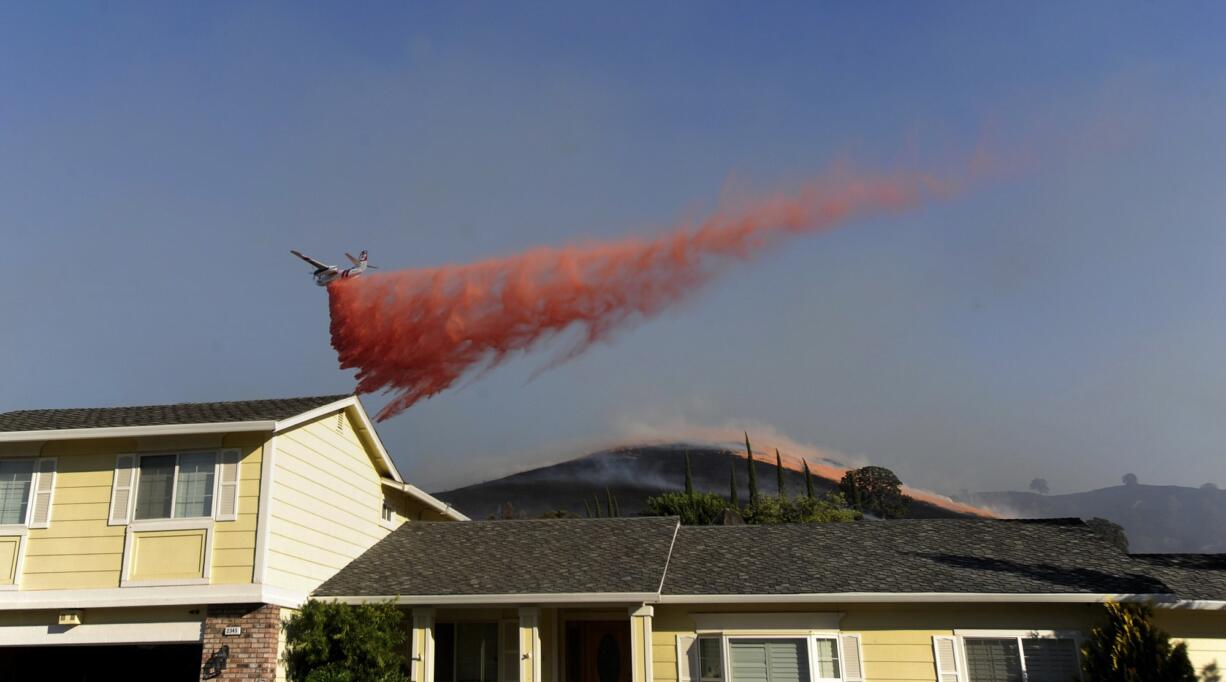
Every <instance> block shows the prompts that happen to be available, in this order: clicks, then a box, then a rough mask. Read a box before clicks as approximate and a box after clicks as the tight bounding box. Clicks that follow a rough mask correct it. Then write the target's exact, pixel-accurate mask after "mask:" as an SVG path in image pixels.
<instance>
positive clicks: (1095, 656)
mask: <svg viewBox="0 0 1226 682" xmlns="http://www.w3.org/2000/svg"><path fill="white" fill-rule="evenodd" d="M1106 607H1107V622H1106V624H1104V625H1103V626H1102V627H1096V628H1094V629H1093V630H1091V631H1090V639H1089V641H1087V642H1086V644H1085V646H1083V647H1081V669H1082V670H1083V671H1084V672H1085V678H1086V679H1087V680H1119V681H1120V682H1195V680H1196V673H1195V671H1194V670H1193V669H1192V663H1191V661H1189V660H1188V649H1187V647H1186V646H1185V645H1184V644H1183V643H1182V642H1181V643H1179V644H1176V645H1175V646H1171V641H1170V636H1169V635H1167V633H1165V632H1163V631H1162V630H1160V629H1158V627H1156V626H1155V625H1154V624H1153V620H1152V619H1153V609H1151V608H1150V607H1149V606H1147V605H1144V604H1117V603H1115V602H1108V603H1107V604H1106Z"/></svg>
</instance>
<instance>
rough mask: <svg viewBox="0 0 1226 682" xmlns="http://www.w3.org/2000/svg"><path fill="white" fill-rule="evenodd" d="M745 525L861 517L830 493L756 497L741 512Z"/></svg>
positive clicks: (836, 520)
mask: <svg viewBox="0 0 1226 682" xmlns="http://www.w3.org/2000/svg"><path fill="white" fill-rule="evenodd" d="M741 516H742V517H744V519H745V523H751V524H759V525H766V524H773V523H834V522H842V521H855V520H857V519H859V518H860V517H861V514H860V513H859V512H857V511H855V510H854V509H848V508H847V505H846V503H845V502H844V500H843V496H842V495H839V494H838V493H832V494H830V495H826V496H825V497H819V498H809V497H767V496H765V495H763V496H760V497H759V498H758V501H757V502H751V503H750V504H748V505H746V507H745V508H744V509H742V510H741Z"/></svg>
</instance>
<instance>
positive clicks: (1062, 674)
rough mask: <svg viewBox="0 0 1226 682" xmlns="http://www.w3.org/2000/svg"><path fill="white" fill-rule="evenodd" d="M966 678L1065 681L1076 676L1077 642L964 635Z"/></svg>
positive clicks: (1012, 681)
mask: <svg viewBox="0 0 1226 682" xmlns="http://www.w3.org/2000/svg"><path fill="white" fill-rule="evenodd" d="M962 645H963V650H964V651H965V652H966V672H967V676H968V678H969V679H970V682H1066V681H1067V680H1075V679H1078V678H1079V677H1080V668H1079V665H1078V660H1077V643H1076V641H1074V640H1073V639H1072V638H1055V637H965V638H963V643H962Z"/></svg>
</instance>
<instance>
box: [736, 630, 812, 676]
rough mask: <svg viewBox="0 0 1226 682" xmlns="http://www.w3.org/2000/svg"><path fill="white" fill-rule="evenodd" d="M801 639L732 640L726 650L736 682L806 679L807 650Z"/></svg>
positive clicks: (807, 672)
mask: <svg viewBox="0 0 1226 682" xmlns="http://www.w3.org/2000/svg"><path fill="white" fill-rule="evenodd" d="M805 644H806V642H805V640H803V639H734V640H732V641H730V642H729V644H728V650H729V653H730V655H731V658H732V679H733V680H736V682H808V680H809V652H808V648H807V647H806V646H805Z"/></svg>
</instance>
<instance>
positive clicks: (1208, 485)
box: [1200, 482, 1218, 490]
mask: <svg viewBox="0 0 1226 682" xmlns="http://www.w3.org/2000/svg"><path fill="white" fill-rule="evenodd" d="M1200 489H1201V490H1217V489H1218V487H1217V484H1216V483H1213V482H1209V483H1205V484H1202V485H1201V487H1200Z"/></svg>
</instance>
